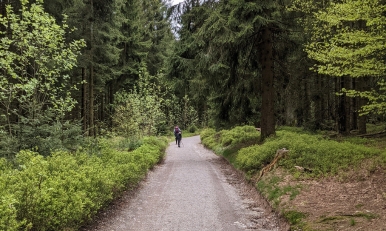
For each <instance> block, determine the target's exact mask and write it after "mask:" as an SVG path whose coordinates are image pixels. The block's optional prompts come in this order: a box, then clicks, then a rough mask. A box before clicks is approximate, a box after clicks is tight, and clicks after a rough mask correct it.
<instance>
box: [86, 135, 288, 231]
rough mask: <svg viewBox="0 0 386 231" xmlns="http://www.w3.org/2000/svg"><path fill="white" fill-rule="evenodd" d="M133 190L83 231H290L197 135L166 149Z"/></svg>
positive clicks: (242, 179) (237, 174)
mask: <svg viewBox="0 0 386 231" xmlns="http://www.w3.org/2000/svg"><path fill="white" fill-rule="evenodd" d="M166 154H167V155H166V157H165V160H164V162H163V163H161V164H160V165H158V166H156V167H155V168H154V169H153V170H152V171H151V172H150V173H149V174H148V176H147V178H146V179H145V180H144V181H143V182H142V184H141V185H140V186H139V187H138V188H137V189H136V190H134V191H128V192H127V193H126V194H125V195H123V196H122V197H121V198H120V199H118V200H117V201H115V202H114V203H112V205H111V206H110V207H109V208H107V209H106V210H105V211H103V212H101V213H100V214H99V215H98V216H97V217H96V220H94V221H93V222H92V224H91V225H90V226H88V227H85V228H84V229H83V230H84V231H92V230H103V231H113V230H114V231H119V230H125V231H127V230H136V231H147V230H149V231H150V230H152V231H153V230H168V231H169V230H184V231H188V230H197V231H198V230H200V231H203V230H210V231H213V230H226V231H228V230H229V231H232V230H259V231H268V230H269V231H281V230H288V225H287V224H286V223H285V222H284V221H283V220H282V219H280V218H278V217H277V216H276V214H275V213H274V212H272V209H271V208H270V206H269V205H268V203H267V202H266V201H265V200H264V199H263V198H261V196H260V195H259V194H258V193H257V192H256V190H255V189H254V188H253V187H252V186H251V185H249V184H247V183H245V181H244V178H243V176H242V175H241V174H240V173H238V172H237V171H235V170H234V169H233V167H231V166H230V165H229V164H228V163H227V161H225V160H224V159H223V158H221V157H219V156H217V155H215V154H214V153H213V152H211V151H209V150H207V149H205V148H204V147H203V146H202V145H201V143H200V137H199V136H194V137H190V138H183V139H182V144H181V147H180V148H179V147H178V146H177V145H176V144H175V143H174V142H172V143H170V145H169V147H168V148H167V150H166Z"/></svg>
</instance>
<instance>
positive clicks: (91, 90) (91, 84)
mask: <svg viewBox="0 0 386 231" xmlns="http://www.w3.org/2000/svg"><path fill="white" fill-rule="evenodd" d="M90 3H91V17H92V19H91V22H90V82H89V87H90V88H89V96H90V98H89V106H90V108H89V123H90V124H89V136H95V133H94V64H93V60H94V52H93V50H94V47H93V46H94V44H93V43H94V28H93V26H94V3H93V0H91V2H90Z"/></svg>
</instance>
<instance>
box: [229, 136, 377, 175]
mask: <svg viewBox="0 0 386 231" xmlns="http://www.w3.org/2000/svg"><path fill="white" fill-rule="evenodd" d="M281 148H286V149H288V150H290V151H289V153H288V155H287V157H286V158H284V159H282V160H280V163H279V164H280V165H282V166H283V167H285V168H286V169H288V170H294V166H295V165H297V166H302V167H305V168H308V169H311V170H312V172H311V173H309V174H310V176H321V175H330V174H336V173H338V172H339V171H342V170H348V169H350V168H352V167H354V166H356V165H357V164H359V163H360V161H361V160H363V159H366V158H369V157H372V156H376V155H380V153H381V152H380V151H379V150H378V149H375V148H369V147H365V146H363V145H356V144H352V143H349V142H337V141H333V140H327V139H325V138H323V136H320V135H308V134H299V133H293V132H288V131H278V132H277V136H276V137H271V138H269V139H267V141H266V142H265V143H264V144H262V145H255V146H251V147H247V148H245V149H241V150H240V151H239V153H238V156H237V160H236V162H237V166H238V167H240V168H241V169H243V170H246V171H258V170H260V169H261V168H262V167H263V166H265V165H266V164H268V163H269V162H270V161H272V159H273V157H274V155H275V153H276V150H277V149H281Z"/></svg>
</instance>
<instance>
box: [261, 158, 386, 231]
mask: <svg viewBox="0 0 386 231" xmlns="http://www.w3.org/2000/svg"><path fill="white" fill-rule="evenodd" d="M270 175H271V177H272V176H276V177H277V176H280V177H281V179H283V181H281V182H280V186H281V187H288V186H295V187H300V188H301V190H300V193H299V194H298V195H297V196H296V197H295V198H294V199H291V198H290V196H289V195H284V196H282V197H281V198H279V200H280V203H279V206H278V209H279V210H282V209H285V210H286V211H296V212H299V213H298V214H302V215H304V217H301V219H299V223H298V224H295V225H292V229H291V230H334V231H335V230H347V231H348V230H350V231H351V230H366V231H382V230H386V171H385V169H383V168H382V167H380V166H379V165H377V164H376V163H374V162H373V161H372V160H368V161H366V163H362V166H360V167H359V169H355V170H354V169H353V170H351V171H347V172H345V173H341V174H339V176H335V177H328V178H322V179H317V180H315V179H310V180H300V181H299V180H298V179H294V178H293V177H292V176H291V175H289V174H286V173H285V172H284V171H282V170H281V169H280V168H277V169H276V170H274V171H272V172H270V173H269V174H267V176H266V177H270ZM297 227H298V228H297Z"/></svg>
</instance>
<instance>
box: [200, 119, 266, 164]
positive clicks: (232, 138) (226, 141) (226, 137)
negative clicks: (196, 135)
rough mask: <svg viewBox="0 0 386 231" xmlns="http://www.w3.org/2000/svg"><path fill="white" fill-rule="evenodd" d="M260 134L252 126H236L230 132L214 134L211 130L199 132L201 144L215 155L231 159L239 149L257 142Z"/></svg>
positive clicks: (224, 131)
mask: <svg viewBox="0 0 386 231" xmlns="http://www.w3.org/2000/svg"><path fill="white" fill-rule="evenodd" d="M259 137H260V133H259V132H257V131H256V128H254V127H252V126H237V127H235V128H233V129H231V130H222V131H220V132H216V131H215V130H214V129H212V128H207V129H204V130H203V131H201V142H202V144H204V145H205V146H206V147H208V148H210V149H212V150H214V151H215V152H216V153H217V154H220V155H224V156H225V157H226V158H231V159H233V154H234V153H235V152H237V151H238V150H239V149H240V148H243V147H246V146H249V145H251V144H255V143H257V142H258V141H259Z"/></svg>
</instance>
